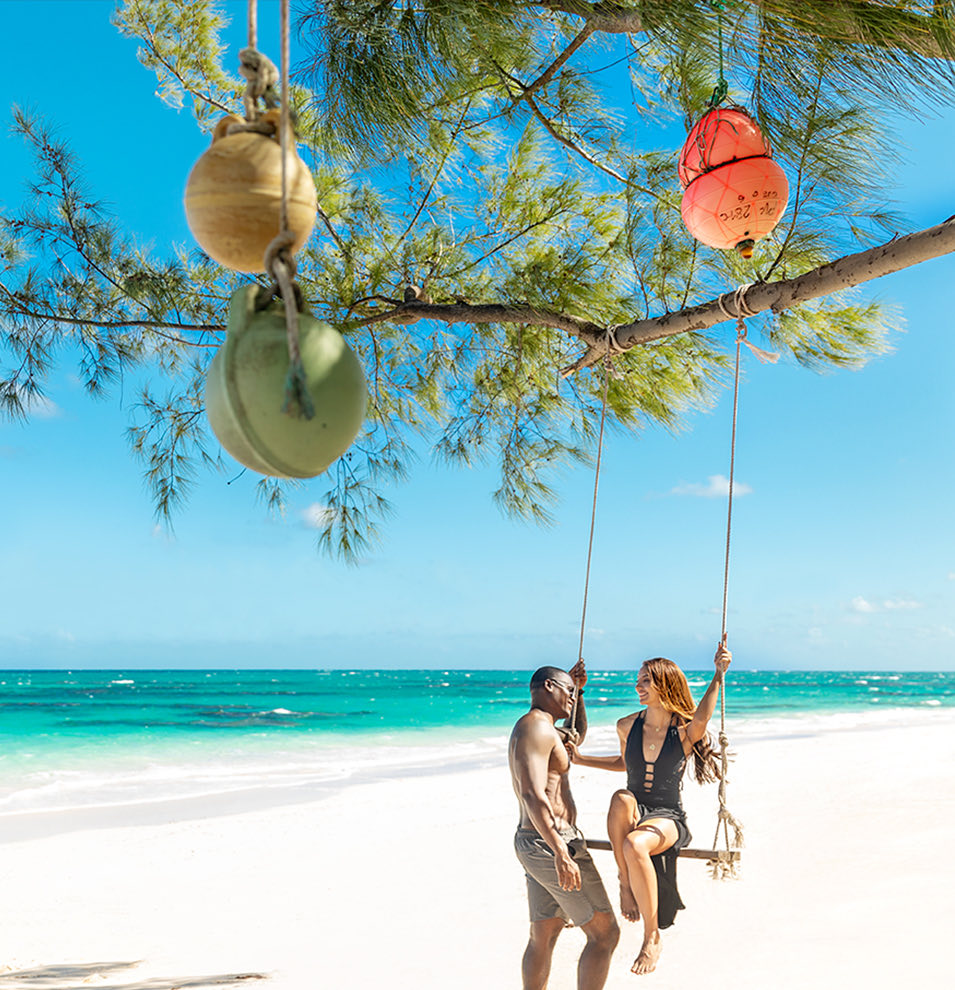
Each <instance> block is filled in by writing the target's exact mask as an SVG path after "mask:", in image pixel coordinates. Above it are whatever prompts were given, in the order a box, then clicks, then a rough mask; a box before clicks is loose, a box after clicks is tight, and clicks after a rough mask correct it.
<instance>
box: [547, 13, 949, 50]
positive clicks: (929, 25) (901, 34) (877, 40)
mask: <svg viewBox="0 0 955 990" xmlns="http://www.w3.org/2000/svg"><path fill="white" fill-rule="evenodd" d="M746 2H747V3H749V4H752V5H753V6H754V7H759V8H760V9H761V10H762V11H763V12H764V13H766V14H768V15H770V16H774V17H779V18H781V19H783V20H786V21H789V22H790V23H792V24H794V25H797V26H798V28H799V30H801V31H804V32H806V33H807V34H812V35H815V36H816V37H818V38H825V39H826V40H829V41H836V42H841V43H843V44H859V43H863V44H868V45H873V46H875V47H877V48H890V49H901V50H903V51H908V52H911V53H912V54H914V55H921V56H922V57H923V58H933V59H950V58H952V57H953V53H955V44H953V43H952V42H951V41H950V42H949V43H948V44H946V43H945V42H944V41H943V40H941V39H942V38H943V37H944V36H945V35H946V34H947V35H949V37H951V31H952V21H951V19H950V18H949V17H948V16H947V15H946V10H947V9H950V8H949V6H947V5H936V6H935V8H934V9H935V11H936V12H935V13H933V14H930V15H926V14H917V13H913V12H911V11H907V10H901V9H899V8H898V7H897V6H896V7H886V6H885V5H883V4H879V3H873V2H871V0H746ZM531 5H532V6H537V7H544V8H545V9H547V10H553V11H558V12H560V13H564V14H572V15H575V16H577V17H582V18H583V19H584V21H585V22H586V25H587V27H589V28H590V29H591V30H592V31H593V32H594V33H598V32H601V33H604V34H637V33H640V32H642V31H643V30H645V25H644V23H643V19H642V17H641V14H640V10H639V5H637V4H633V5H626V4H623V3H613V2H604V3H586V2H583V0H539V2H536V3H533V4H531ZM882 20H884V23H885V26H886V31H885V34H884V36H882V35H881V33H880V32H878V31H876V32H875V33H873V31H872V30H871V29H872V28H878V27H879V22H880V21H882Z"/></svg>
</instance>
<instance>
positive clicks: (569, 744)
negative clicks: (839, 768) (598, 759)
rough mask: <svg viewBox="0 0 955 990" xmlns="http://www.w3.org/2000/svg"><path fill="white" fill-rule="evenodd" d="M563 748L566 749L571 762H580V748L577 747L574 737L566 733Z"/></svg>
mask: <svg viewBox="0 0 955 990" xmlns="http://www.w3.org/2000/svg"><path fill="white" fill-rule="evenodd" d="M574 735H577V733H576V732H575V733H574ZM564 749H566V750H567V755H568V756H569V757H570V762H571V763H579V762H580V750H579V749H578V748H577V740H576V739H573V738H571V737H570V735H568V736H567V737H566V738H565V739H564Z"/></svg>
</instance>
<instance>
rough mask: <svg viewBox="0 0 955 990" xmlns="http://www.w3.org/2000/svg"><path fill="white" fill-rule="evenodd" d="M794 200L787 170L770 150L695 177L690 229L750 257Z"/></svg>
mask: <svg viewBox="0 0 955 990" xmlns="http://www.w3.org/2000/svg"><path fill="white" fill-rule="evenodd" d="M788 199H789V183H788V182H787V180H786V173H785V172H783V170H782V169H781V168H780V167H779V165H777V164H776V162H774V161H773V159H772V158H768V157H766V156H764V155H760V156H758V157H756V158H744V159H743V160H742V161H738V162H730V163H729V164H727V165H720V166H719V167H718V168H714V169H711V170H710V171H709V172H705V173H704V174H703V175H701V176H700V177H699V178H697V179H694V180H693V181H692V182H691V183H690V184H689V186H687V188H686V191H685V192H684V193H683V202H682V204H681V212H682V213H683V222H684V223H685V224H686V227H687V230H689V232H690V233H691V234H692V235H693V236H694V237H695V238H696V239H697V240H698V241H702V242H703V243H704V244H708V245H709V246H710V247H714V248H721V249H723V250H727V249H729V248H736V249H737V250H738V251H739V252H740V254H742V256H743V257H744V258H749V257H751V256H752V253H753V246H754V245H755V243H756V241H758V240H760V239H761V238H763V237H765V236H766V235H767V234H768V233H769V232H770V231H771V230H772V229H773V228H774V227H775V226H776V224H777V223H779V220H780V218H781V217H782V215H783V212H784V211H785V209H786V203H787V201H788Z"/></svg>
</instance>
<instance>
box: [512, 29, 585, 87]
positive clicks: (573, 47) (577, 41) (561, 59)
mask: <svg viewBox="0 0 955 990" xmlns="http://www.w3.org/2000/svg"><path fill="white" fill-rule="evenodd" d="M593 33H594V27H593V25H592V24H590V23H587V24H585V25H584V28H583V30H582V31H581V32H580V34H578V35H577V37H576V38H574V40H573V41H572V42H571V43H570V44H569V45H568V46H567V47H566V48H565V49H564V50H563V51H562V52H561V53H560V55H558V56H557V58H556V59H555V60H554V61H553V62H552V63H551V64H550V66H549V67H548V68H547V69H546V70H545V71H544V72H542V73H541V74H540V75H539V76H538V77H537V79H535V80H534V82H532V83H531V84H530V85H529V86H524V87H523V92H522V93H521V94H520V96H518V97H517V99H515V100H514V103H515V105H516V104H518V103H520V102H521V100H526V99H527V98H528V97H529V96H533V95H534V93H536V92H537V91H538V90H539V89H541V88H543V87H544V86H546V85H547V84H548V83H549V82H550V81H551V79H553V78H554V74H555V73H556V72H557V70H558V69H559V68H561V66H563V65H564V64H565V63H566V62H567V60H568V59H569V58H570V57H571V55H573V54H574V52H575V51H577V49H578V48H580V46H581V45H583V43H584V42H585V41H586V40H587V39H588V38H589V37H590V36H591V35H592V34H593Z"/></svg>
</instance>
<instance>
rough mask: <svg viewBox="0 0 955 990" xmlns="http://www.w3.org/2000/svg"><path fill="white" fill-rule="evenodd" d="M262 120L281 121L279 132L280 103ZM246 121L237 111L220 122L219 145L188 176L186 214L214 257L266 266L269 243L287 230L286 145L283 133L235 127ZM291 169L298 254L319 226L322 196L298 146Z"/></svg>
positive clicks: (253, 267) (231, 264) (241, 265)
mask: <svg viewBox="0 0 955 990" xmlns="http://www.w3.org/2000/svg"><path fill="white" fill-rule="evenodd" d="M259 120H260V121H265V122H273V123H274V124H275V131H276V135H277V134H278V120H279V111H278V110H269V111H267V112H266V113H264V114H262V115H261V116H260V117H259ZM242 123H244V121H243V120H242V118H241V117H236V116H233V115H229V116H228V117H224V118H223V119H222V120H220V121H219V123H218V125H217V126H216V129H215V131H214V132H213V135H212V147H211V148H209V150H208V151H206V152H205V154H204V155H202V157H201V158H200V159H199V160H198V161H197V162H196V164H195V165H194V166H193V169H192V172H190V174H189V179H188V181H187V182H186V195H185V205H186V219H187V220H188V222H189V229H190V230H191V231H192V233H193V236H194V237H195V238H196V240H197V241H198V242H199V246H200V247H201V248H202V249H203V251H205V252H206V254H208V255H209V257H210V258H213V259H214V260H216V261H218V262H219V264H221V265H225V266H226V267H227V268H233V269H235V271H238V272H261V271H264V265H263V258H264V257H265V249H266V248H267V247H268V246H269V244H270V243H271V242H272V240H273V238H274V237H275V236H276V234H278V232H279V230H280V229H281V211H282V149H281V146H280V145H279V141H278V137H277V136H276V137H270V136H269V135H267V134H260V133H257V132H255V131H238V132H236V133H233V134H229V133H228V130H229V128H230V127H231V126H232V125H233V124H242ZM286 169H287V173H288V178H287V181H288V190H289V198H288V225H289V229H290V230H291V231H292V233H293V234H294V235H295V241H294V243H293V244H292V247H291V251H292V253H294V252H296V251H298V249H299V248H300V247H301V246H302V245H303V244H304V243H305V242H306V240H308V235H309V234H310V233H311V232H312V226H313V224H314V223H315V214H316V212H317V201H316V198H315V183H314V182H313V181H312V174H311V172H310V171H309V170H308V167H307V166H306V164H305V163H304V162H303V161H302V159H301V158H299V156H298V153H297V152H296V151H295V149H294V148H292V149H290V150H289V153H288V159H287V162H286Z"/></svg>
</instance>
